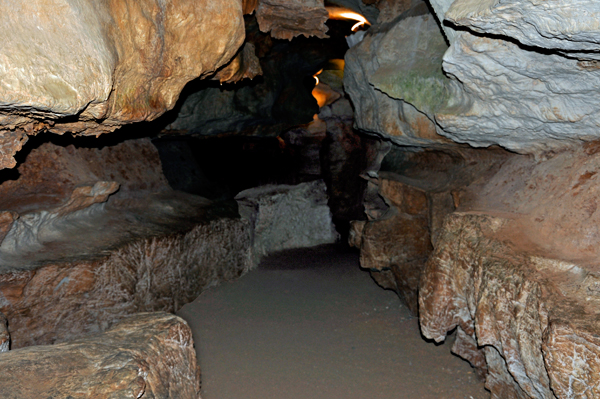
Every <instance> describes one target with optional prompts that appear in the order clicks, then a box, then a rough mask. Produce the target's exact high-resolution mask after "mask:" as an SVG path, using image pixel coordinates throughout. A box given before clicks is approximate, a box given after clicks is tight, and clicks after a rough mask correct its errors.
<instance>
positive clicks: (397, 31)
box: [344, 4, 451, 147]
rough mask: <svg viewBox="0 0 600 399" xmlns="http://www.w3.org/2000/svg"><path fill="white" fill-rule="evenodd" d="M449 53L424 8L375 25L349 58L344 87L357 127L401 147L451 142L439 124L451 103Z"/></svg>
mask: <svg viewBox="0 0 600 399" xmlns="http://www.w3.org/2000/svg"><path fill="white" fill-rule="evenodd" d="M409 37H410V40H408V38H409ZM402 38H404V39H402ZM423 46H425V47H426V48H427V50H426V51H423V50H422V49H421V47H423ZM445 50H446V44H445V43H444V39H443V37H442V34H441V33H440V31H439V27H438V26H437V24H436V22H435V19H434V18H433V16H432V15H431V14H429V13H428V11H427V8H426V7H425V5H424V4H422V5H420V6H418V7H416V8H414V9H413V10H412V11H411V12H409V13H407V14H406V15H405V16H404V17H402V18H398V19H397V20H396V21H395V22H392V23H388V24H379V25H375V26H373V27H371V28H370V29H369V33H368V34H367V35H366V36H365V38H364V39H363V40H362V41H361V42H360V44H358V45H356V46H354V47H352V48H351V49H350V50H348V52H347V53H346V57H345V61H346V67H345V73H344V87H345V89H346V91H347V92H348V95H349V96H350V98H351V100H352V102H353V104H354V108H355V117H356V122H355V123H356V127H357V128H358V129H360V130H362V131H365V132H369V133H374V134H377V135H380V136H383V137H385V138H389V139H390V140H392V142H394V143H396V144H399V145H408V146H421V147H425V146H438V147H439V146H447V145H448V144H449V143H451V141H450V140H448V139H447V138H445V137H443V136H440V135H439V134H438V131H437V127H436V124H435V123H434V121H433V112H435V110H436V109H437V108H439V107H440V106H442V105H445V102H444V101H443V99H444V97H445V96H446V92H447V89H446V87H445V84H446V81H448V79H447V78H445V77H444V76H443V74H442V71H441V57H442V55H443V54H444V51H445ZM436 60H438V61H436ZM436 62H437V63H436ZM388 92H389V95H388V94H386V93H388ZM419 107H421V108H419Z"/></svg>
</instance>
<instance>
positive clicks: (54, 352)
mask: <svg viewBox="0 0 600 399" xmlns="http://www.w3.org/2000/svg"><path fill="white" fill-rule="evenodd" d="M0 375H2V384H0V396H1V397H3V398H6V399H12V398H14V399H34V398H47V397H53V398H181V399H197V398H199V397H200V371H199V369H198V366H197V364H196V353H195V350H194V342H193V339H192V332H191V330H190V328H189V326H188V325H187V323H186V322H185V321H183V320H182V319H180V318H179V317H177V316H175V315H171V314H167V313H142V314H138V315H135V316H133V317H129V318H127V319H126V320H123V321H122V322H121V323H119V324H118V325H116V326H114V327H113V328H111V329H110V330H109V331H106V332H104V333H102V334H97V335H93V336H89V337H86V338H83V339H80V340H76V341H73V342H69V343H64V344H57V345H52V346H34V347H30V348H25V349H19V350H13V351H10V352H7V353H2V354H0Z"/></svg>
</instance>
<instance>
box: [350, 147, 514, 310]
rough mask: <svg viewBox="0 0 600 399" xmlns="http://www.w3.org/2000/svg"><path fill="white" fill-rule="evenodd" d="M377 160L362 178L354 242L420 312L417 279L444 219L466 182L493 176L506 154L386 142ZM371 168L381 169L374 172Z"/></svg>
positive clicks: (380, 277)
mask: <svg viewBox="0 0 600 399" xmlns="http://www.w3.org/2000/svg"><path fill="white" fill-rule="evenodd" d="M380 151H381V154H380V156H381V157H382V158H380V159H379V160H378V164H374V165H371V166H370V168H371V170H369V171H367V172H366V173H365V174H363V176H364V177H365V179H367V180H368V182H369V183H368V187H367V192H366V194H365V204H364V205H365V212H366V214H367V217H368V220H367V221H355V222H353V223H352V230H351V234H350V244H351V245H352V246H355V247H357V248H360V251H361V258H360V263H361V267H363V268H365V269H368V270H369V271H370V272H371V275H372V276H373V278H374V279H375V280H376V281H377V283H378V284H379V285H381V286H382V287H384V288H387V289H392V290H394V291H396V292H397V293H398V295H399V296H400V297H401V298H402V299H403V300H404V302H405V303H406V304H407V305H408V307H409V309H410V310H411V311H412V312H413V313H414V314H415V315H417V314H418V308H419V306H418V291H419V282H420V280H421V279H422V278H423V277H424V276H422V273H423V270H424V269H425V264H426V262H427V259H428V258H429V256H430V254H431V251H432V249H433V246H436V245H437V243H438V241H439V237H440V235H441V234H442V233H443V221H444V219H445V217H446V216H447V215H448V214H450V213H452V212H453V211H454V210H455V207H456V205H457V204H458V202H457V200H456V198H458V197H459V195H460V192H462V190H464V188H465V186H467V185H469V184H471V183H472V182H473V180H475V179H478V178H481V177H482V176H488V175H490V174H491V175H493V174H494V173H495V172H496V171H497V170H498V167H499V165H501V164H502V163H503V162H504V161H505V159H506V157H507V156H508V154H507V153H505V152H502V151H498V152H490V151H479V150H473V149H470V150H466V149H465V150H463V151H462V152H455V151H419V152H413V151H406V150H403V149H401V148H398V147H395V146H392V147H390V146H389V145H388V146H385V145H382V146H381V148H380ZM373 169H378V172H376V171H375V170H373Z"/></svg>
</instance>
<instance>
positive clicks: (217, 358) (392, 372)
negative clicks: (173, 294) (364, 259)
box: [179, 245, 490, 399]
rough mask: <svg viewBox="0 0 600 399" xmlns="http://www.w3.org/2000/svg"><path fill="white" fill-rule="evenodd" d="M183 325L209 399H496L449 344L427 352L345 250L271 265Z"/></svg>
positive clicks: (198, 306) (193, 312)
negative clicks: (188, 328)
mask: <svg viewBox="0 0 600 399" xmlns="http://www.w3.org/2000/svg"><path fill="white" fill-rule="evenodd" d="M179 315H180V316H182V317H183V318H184V319H186V320H187V321H188V323H189V324H190V326H191V327H192V330H193V332H194V339H195V342H196V349H197V352H198V361H199V363H200V366H201V368H202V393H203V396H202V397H203V399H276V398H282V399H337V398H344V399H354V398H356V399H359V398H360V399H366V398H370V399H379V398H381V399H383V398H386V399H389V398H398V399H405V398H406V399H409V398H410V399H412V398H415V399H434V398H435V399H462V398H465V399H470V398H472V399H481V398H489V396H490V395H489V393H488V392H487V391H485V389H484V387H483V381H482V380H480V379H479V378H478V377H477V375H476V374H475V373H474V371H473V369H472V368H471V367H470V365H469V364H468V363H467V362H465V361H463V360H461V359H459V358H458V357H456V356H454V355H452V354H451V353H450V346H451V343H450V342H449V341H446V343H445V344H442V345H435V344H433V343H431V342H426V341H425V340H424V339H423V338H422V337H421V335H420V333H419V327H418V320H417V319H416V318H414V317H412V316H411V315H410V313H409V311H408V309H407V308H406V307H405V306H404V305H402V303H401V302H400V300H399V299H398V296H397V295H396V294H395V293H393V292H391V291H385V290H383V289H381V288H379V287H378V286H377V285H376V284H375V283H374V282H373V280H372V279H371V278H370V276H369V274H368V273H367V272H364V271H362V270H360V268H359V266H358V253H357V252H354V251H352V250H350V249H345V248H342V247H340V246H333V245H329V246H321V247H317V248H311V249H302V250H292V251H286V252H282V253H280V254H277V255H273V256H271V257H269V258H267V259H264V260H263V262H262V263H261V265H260V266H259V268H258V269H257V270H255V271H252V272H250V273H248V274H247V275H246V276H244V277H242V278H241V279H239V280H238V281H234V282H231V283H226V284H222V285H220V286H218V287H213V288H211V289H209V290H208V291H206V292H205V293H203V294H202V295H201V296H200V297H199V298H198V299H197V300H196V301H194V302H193V303H191V304H188V305H186V306H184V308H183V309H182V310H181V311H180V312H179Z"/></svg>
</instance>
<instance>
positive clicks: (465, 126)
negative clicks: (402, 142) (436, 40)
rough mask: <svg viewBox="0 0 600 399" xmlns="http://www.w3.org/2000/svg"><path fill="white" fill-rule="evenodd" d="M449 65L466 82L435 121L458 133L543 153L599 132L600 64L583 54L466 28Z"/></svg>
mask: <svg viewBox="0 0 600 399" xmlns="http://www.w3.org/2000/svg"><path fill="white" fill-rule="evenodd" d="M443 65H444V71H445V72H446V73H447V74H449V75H450V76H451V77H453V79H455V80H456V81H457V82H460V84H459V85H455V86H453V87H454V89H455V91H453V92H452V94H451V96H450V100H449V102H448V109H443V110H440V111H439V113H437V114H436V121H437V122H438V123H439V124H440V126H441V127H442V128H443V131H444V135H446V136H448V137H450V138H452V139H453V140H455V141H458V142H463V143H469V144H471V145H473V146H476V147H477V146H489V145H493V144H499V145H501V146H503V147H505V148H508V149H510V150H513V151H516V152H520V153H541V152H543V151H547V150H549V149H551V148H556V147H561V146H565V145H569V144H571V145H572V144H573V143H576V142H578V141H580V140H593V139H594V138H597V137H598V130H597V128H596V126H597V124H598V121H597V119H596V115H597V113H598V110H599V109H600V103H598V102H596V101H595V100H594V99H595V98H596V96H595V95H594V94H593V93H594V90H595V88H596V87H598V86H599V85H600V80H599V79H600V70H598V69H595V68H588V67H586V65H585V63H582V61H579V60H577V59H573V58H570V57H566V56H563V55H560V54H554V53H551V54H547V53H544V52H538V51H532V50H530V49H523V48H521V47H519V46H518V45H517V44H514V43H512V42H510V41H506V40H501V39H497V38H490V37H481V36H475V35H473V34H471V33H468V32H460V33H458V34H457V35H456V39H455V41H454V43H453V44H452V46H451V47H450V49H449V50H448V52H447V53H446V55H445V56H444V64H443Z"/></svg>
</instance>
